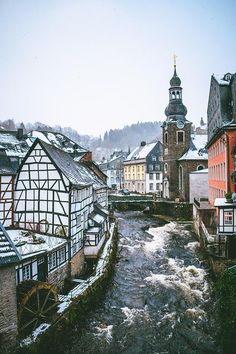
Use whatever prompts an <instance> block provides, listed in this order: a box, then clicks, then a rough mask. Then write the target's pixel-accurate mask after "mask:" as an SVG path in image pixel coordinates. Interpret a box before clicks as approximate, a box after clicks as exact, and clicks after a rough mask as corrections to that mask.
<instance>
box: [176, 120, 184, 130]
mask: <svg viewBox="0 0 236 354" xmlns="http://www.w3.org/2000/svg"><path fill="white" fill-rule="evenodd" d="M183 127H184V122H183V121H182V120H179V121H178V122H177V128H179V129H182V128H183Z"/></svg>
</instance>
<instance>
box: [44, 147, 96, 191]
mask: <svg viewBox="0 0 236 354" xmlns="http://www.w3.org/2000/svg"><path fill="white" fill-rule="evenodd" d="M37 141H38V142H40V144H41V145H42V147H43V148H44V149H45V151H46V152H47V153H48V155H49V156H50V157H51V159H52V160H53V161H54V163H55V164H56V165H57V167H58V168H59V169H60V170H61V171H62V173H63V174H64V175H65V176H66V177H67V178H68V180H69V181H70V182H71V184H72V185H74V186H77V187H79V186H86V185H89V184H91V182H88V181H87V180H86V175H85V173H84V170H83V169H82V168H81V166H80V165H79V164H78V163H77V162H75V161H74V160H73V158H72V157H71V156H70V155H69V154H68V153H67V152H65V151H63V150H61V149H58V148H57V147H55V146H53V145H51V144H48V143H45V142H44V141H40V140H37Z"/></svg>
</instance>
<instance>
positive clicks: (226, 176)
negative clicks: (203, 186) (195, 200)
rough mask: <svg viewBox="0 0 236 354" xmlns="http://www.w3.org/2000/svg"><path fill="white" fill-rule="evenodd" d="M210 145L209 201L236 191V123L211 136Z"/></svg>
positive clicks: (212, 201) (208, 145)
mask: <svg viewBox="0 0 236 354" xmlns="http://www.w3.org/2000/svg"><path fill="white" fill-rule="evenodd" d="M207 147H208V184H209V202H210V204H211V205H214V203H215V199H216V198H224V197H225V193H227V192H235V183H234V182H235V168H236V162H235V157H236V148H235V147H236V124H231V125H229V126H224V127H222V128H221V129H219V130H218V132H217V133H216V134H215V135H214V136H213V137H212V138H211V140H210V141H209V142H208V144H207Z"/></svg>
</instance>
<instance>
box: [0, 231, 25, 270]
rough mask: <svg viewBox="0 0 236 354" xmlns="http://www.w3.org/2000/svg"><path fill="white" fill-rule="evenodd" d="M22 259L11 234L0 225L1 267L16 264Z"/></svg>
mask: <svg viewBox="0 0 236 354" xmlns="http://www.w3.org/2000/svg"><path fill="white" fill-rule="evenodd" d="M20 259H21V257H20V254H19V252H18V250H17V249H16V247H15V246H14V243H13V242H12V240H11V238H10V236H9V233H8V232H7V231H6V230H5V229H4V227H3V226H2V224H0V266H6V265H8V264H12V263H16V262H18V261H19V260H20Z"/></svg>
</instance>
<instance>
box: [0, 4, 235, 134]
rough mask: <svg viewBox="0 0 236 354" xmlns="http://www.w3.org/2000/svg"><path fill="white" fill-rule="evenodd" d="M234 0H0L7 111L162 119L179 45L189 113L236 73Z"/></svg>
mask: <svg viewBox="0 0 236 354" xmlns="http://www.w3.org/2000/svg"><path fill="white" fill-rule="evenodd" d="M235 10H236V1H234V0H232V1H230V0H205V1H204V0H196V1H195V0H186V1H183V0H182V1H181V0H172V1H164V0H153V1H151V0H142V1H141V0H140V1H139V0H100V1H96V0H91V1H90V0H83V1H80V0H28V1H26V0H15V1H14V0H0V48H1V52H0V53H1V54H0V98H1V99H0V120H5V119H8V118H14V119H15V121H17V122H20V121H24V122H35V121H41V122H43V123H45V124H49V125H55V124H60V125H62V126H71V127H72V128H74V129H76V130H78V132H79V133H80V134H92V135H99V134H103V133H104V132H105V130H108V129H110V128H112V129H114V128H122V127H123V126H124V125H129V124H132V123H136V122H137V121H140V122H144V121H155V120H157V121H159V120H164V119H165V115H164V109H165V107H166V106H167V104H168V88H169V80H170V78H171V76H172V74H173V53H176V54H177V72H178V75H179V76H180V78H181V80H182V87H183V102H184V104H185V105H186V106H187V109H188V115H187V118H188V119H189V120H191V121H193V122H194V123H195V124H198V122H199V121H200V117H201V116H203V117H204V119H206V109H207V101H208V93H209V83H210V77H211V75H212V74H213V73H215V74H224V73H226V72H231V73H234V72H236V39H235V38H236V20H235V13H236V11H235Z"/></svg>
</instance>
